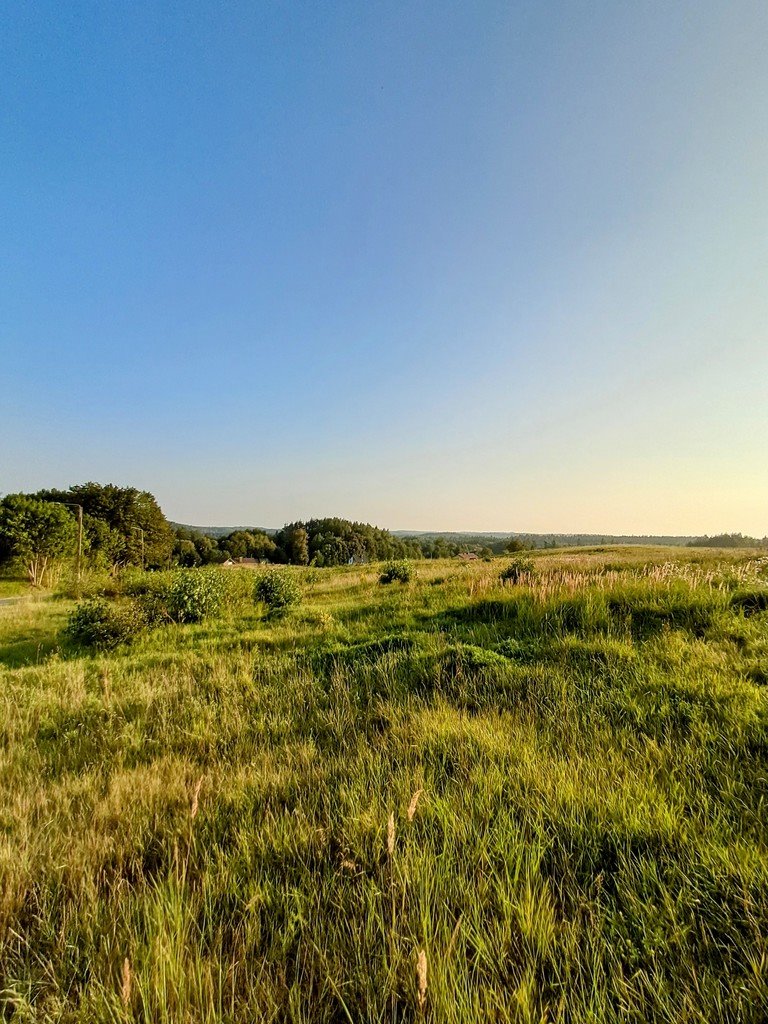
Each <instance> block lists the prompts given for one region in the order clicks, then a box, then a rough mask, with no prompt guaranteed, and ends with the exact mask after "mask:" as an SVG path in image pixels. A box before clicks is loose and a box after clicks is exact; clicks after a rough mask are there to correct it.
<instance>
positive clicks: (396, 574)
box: [379, 559, 415, 583]
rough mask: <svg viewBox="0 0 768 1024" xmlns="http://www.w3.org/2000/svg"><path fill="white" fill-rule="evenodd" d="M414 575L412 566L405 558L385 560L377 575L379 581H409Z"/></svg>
mask: <svg viewBox="0 0 768 1024" xmlns="http://www.w3.org/2000/svg"><path fill="white" fill-rule="evenodd" d="M414 575H415V574H414V571H413V566H412V565H411V563H410V562H409V561H407V559H401V560H400V561H398V562H387V564H386V565H385V566H384V568H383V569H382V571H381V574H380V575H379V583H410V582H411V580H412V579H413V577H414Z"/></svg>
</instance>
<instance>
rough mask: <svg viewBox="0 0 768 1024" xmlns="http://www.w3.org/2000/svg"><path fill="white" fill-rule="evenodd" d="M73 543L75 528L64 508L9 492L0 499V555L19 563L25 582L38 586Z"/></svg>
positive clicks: (71, 550)
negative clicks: (25, 576)
mask: <svg viewBox="0 0 768 1024" xmlns="http://www.w3.org/2000/svg"><path fill="white" fill-rule="evenodd" d="M76 544H77V527H76V525H75V521H74V519H73V518H72V516H71V515H70V514H69V513H68V512H67V510H66V508H63V507H62V506H61V505H56V504H53V503H52V502H45V501H37V500H35V499H34V498H29V497H27V496H26V495H24V494H9V495H7V496H6V497H5V498H3V500H2V501H1V502H0V554H2V555H3V556H4V558H5V560H14V561H18V562H19V563H21V564H22V565H23V566H24V568H25V569H26V572H27V575H28V576H29V582H30V583H31V584H32V585H33V586H36V587H39V586H42V585H43V584H44V583H45V582H46V580H48V579H50V576H51V574H52V572H53V570H54V568H55V567H56V566H57V565H58V564H60V563H61V561H62V560H63V559H65V558H66V557H67V556H68V555H72V554H73V553H74V551H75V547H76Z"/></svg>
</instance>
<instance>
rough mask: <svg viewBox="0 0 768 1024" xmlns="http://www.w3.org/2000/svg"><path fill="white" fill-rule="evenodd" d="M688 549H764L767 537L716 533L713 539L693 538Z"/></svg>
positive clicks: (766, 544) (705, 537)
mask: <svg viewBox="0 0 768 1024" xmlns="http://www.w3.org/2000/svg"><path fill="white" fill-rule="evenodd" d="M688 547H689V548H764V547H768V537H763V538H762V539H760V540H758V538H757V537H745V536H744V535H743V534H741V533H718V534H716V535H715V536H714V537H707V536H704V537H695V538H694V539H693V540H691V541H689V542H688Z"/></svg>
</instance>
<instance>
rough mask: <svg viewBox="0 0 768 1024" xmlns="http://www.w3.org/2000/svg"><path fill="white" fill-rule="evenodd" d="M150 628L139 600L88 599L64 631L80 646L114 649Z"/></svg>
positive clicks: (77, 610) (70, 618)
mask: <svg viewBox="0 0 768 1024" xmlns="http://www.w3.org/2000/svg"><path fill="white" fill-rule="evenodd" d="M146 627H147V621H146V619H145V617H144V615H143V613H142V610H141V609H140V608H139V607H138V605H137V604H136V603H135V602H133V601H130V602H125V603H124V604H110V602H109V601H104V600H101V599H96V600H90V601H84V602H83V603H82V604H79V605H78V606H77V607H76V608H75V610H74V611H73V612H72V614H71V615H70V616H69V621H68V622H67V626H66V629H65V631H64V632H65V635H66V636H67V638H68V639H69V640H71V641H72V642H73V643H75V644H77V645H78V646H79V647H94V648H96V649H97V650H101V651H111V650H113V649H114V648H115V647H118V646H119V645H120V644H125V643H130V642H131V641H132V640H134V639H135V638H136V637H137V636H139V634H141V633H142V632H143V631H144V630H145V629H146Z"/></svg>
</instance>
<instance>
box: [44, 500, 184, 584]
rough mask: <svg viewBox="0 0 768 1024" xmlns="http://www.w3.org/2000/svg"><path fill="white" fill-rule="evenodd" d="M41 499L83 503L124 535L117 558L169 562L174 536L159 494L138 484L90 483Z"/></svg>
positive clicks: (130, 561) (124, 562)
mask: <svg viewBox="0 0 768 1024" xmlns="http://www.w3.org/2000/svg"><path fill="white" fill-rule="evenodd" d="M34 497H35V498H39V499H40V500H41V501H66V502H76V503H77V504H79V505H82V507H83V511H84V512H85V514H86V515H88V516H91V517H93V518H94V519H100V520H102V521H103V522H105V523H106V524H107V525H108V526H109V527H110V528H111V529H112V530H114V531H115V533H116V534H118V535H119V536H120V538H121V542H120V545H119V549H118V550H117V551H115V552H114V555H115V561H116V562H117V563H119V564H122V565H140V564H141V563H142V561H143V562H144V564H145V565H147V566H148V567H160V566H163V565H167V563H168V560H169V559H170V557H171V552H172V550H173V543H174V536H173V530H172V529H171V527H170V524H169V523H168V521H167V519H166V518H165V516H164V515H163V513H162V510H161V509H160V506H159V505H158V503H157V500H156V499H155V497H154V496H153V495H152V494H150V493H149V491H140V490H138V489H137V488H136V487H117V486H116V485H115V484H97V483H92V482H91V483H86V484H77V485H75V486H72V487H70V488H69V490H67V491H56V490H47V491H39V492H38V493H37V494H36V495H34Z"/></svg>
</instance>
